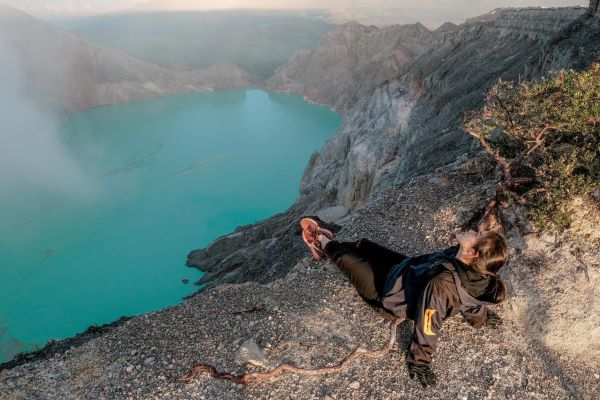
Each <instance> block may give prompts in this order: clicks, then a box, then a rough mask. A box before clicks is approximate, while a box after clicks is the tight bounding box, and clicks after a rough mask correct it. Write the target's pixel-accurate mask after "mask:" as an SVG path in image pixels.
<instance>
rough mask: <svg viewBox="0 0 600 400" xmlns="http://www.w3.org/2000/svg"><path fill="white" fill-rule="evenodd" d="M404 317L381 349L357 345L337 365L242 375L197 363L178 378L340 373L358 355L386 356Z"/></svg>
mask: <svg viewBox="0 0 600 400" xmlns="http://www.w3.org/2000/svg"><path fill="white" fill-rule="evenodd" d="M402 321H403V319H400V318H399V319H396V320H395V321H392V322H391V323H390V339H389V340H388V342H387V343H386V344H385V346H383V347H382V348H381V349H380V350H367V349H364V348H362V347H357V348H356V349H354V351H352V352H351V353H350V354H349V355H348V356H346V358H344V360H343V361H342V362H341V363H339V364H338V365H336V366H331V367H323V368H317V369H308V368H298V367H294V366H292V365H289V364H280V365H278V366H277V367H275V368H274V369H272V370H271V371H269V372H265V373H250V374H244V375H242V376H235V375H232V374H228V373H223V372H218V371H217V370H216V368H215V367H213V366H211V365H208V364H197V365H195V366H194V367H192V369H190V371H189V372H188V373H187V374H186V375H184V376H182V377H180V378H178V379H177V381H179V382H188V383H189V382H191V381H192V380H193V379H194V378H195V377H196V376H198V375H207V376H210V377H213V378H217V379H224V380H229V381H233V382H236V383H243V384H247V383H249V382H250V381H257V380H265V379H270V378H273V377H275V376H277V375H280V374H282V373H284V372H291V373H294V374H298V375H311V376H314V375H323V374H331V373H338V372H341V371H343V370H344V369H346V368H348V367H349V366H350V364H351V363H352V362H353V361H354V360H355V359H356V358H358V357H361V356H365V357H369V358H381V357H383V356H385V355H386V354H387V353H388V352H389V351H390V350H391V349H392V348H394V346H395V345H396V328H397V327H398V325H399V324H400V323H401V322H402Z"/></svg>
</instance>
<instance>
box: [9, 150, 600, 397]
mask: <svg viewBox="0 0 600 400" xmlns="http://www.w3.org/2000/svg"><path fill="white" fill-rule="evenodd" d="M493 178H494V168H493V166H491V165H490V164H489V162H487V161H485V160H481V159H470V160H468V161H466V162H457V163H454V164H453V165H450V166H447V167H443V168H441V169H438V170H437V171H435V172H433V173H431V174H428V175H423V176H420V177H419V178H416V179H413V180H411V181H410V182H407V183H405V184H402V185H398V186H395V187H390V188H387V189H385V190H383V191H381V192H379V193H377V194H376V195H374V196H372V197H371V198H370V199H369V201H368V202H367V203H365V204H364V205H363V206H362V207H361V208H360V209H358V210H356V211H355V212H354V213H353V214H352V216H351V217H349V218H347V219H345V220H344V221H343V222H342V228H341V230H339V231H338V233H337V238H338V239H339V240H357V239H359V238H360V237H368V238H371V239H373V240H377V241H378V242H380V243H382V244H385V245H387V246H390V247H392V248H395V249H397V250H399V251H402V252H405V253H407V254H417V253H423V252H429V251H433V250H435V249H439V248H441V247H445V246H447V245H448V244H450V243H452V237H453V236H454V233H455V232H456V231H457V230H459V229H460V228H461V227H462V226H464V225H468V224H469V222H470V220H471V217H472V216H473V215H474V214H476V213H477V212H478V211H479V209H480V206H481V204H482V202H483V201H484V199H485V198H487V196H489V192H490V191H493V190H494V188H495V185H496V182H495V180H494V179H493ZM580 208H581V209H582V210H587V211H585V212H587V214H582V215H580V216H579V218H578V221H581V222H584V221H590V223H587V224H586V223H582V224H579V225H577V226H576V227H575V229H574V230H573V231H571V232H568V233H566V234H565V235H563V236H560V237H557V238H554V237H552V238H549V237H545V236H540V237H538V236H536V235H528V236H526V237H522V236H520V235H519V234H518V233H517V230H516V229H511V230H509V232H508V234H509V240H510V244H511V249H512V250H511V258H510V263H509V264H508V266H507V267H505V268H504V271H503V272H502V275H503V277H504V279H506V280H507V282H508V284H509V287H510V293H511V297H510V300H509V301H508V302H506V303H504V304H503V305H501V306H498V307H497V308H496V309H497V311H498V312H499V313H500V314H501V315H502V317H503V318H504V320H505V323H504V325H502V326H501V327H499V328H497V329H492V328H489V327H484V328H483V329H481V330H474V329H472V328H471V327H470V326H469V325H467V324H466V323H464V322H463V321H462V320H461V319H460V317H454V318H451V319H449V320H448V321H446V322H445V324H444V328H443V331H442V336H441V337H440V340H439V345H438V350H437V352H436V354H435V358H434V362H433V367H434V369H435V371H436V372H437V374H438V376H439V378H440V383H439V385H438V387H437V388H435V389H428V390H423V389H421V387H420V386H419V385H418V384H416V383H415V382H413V381H410V380H409V379H408V376H407V374H406V371H405V368H404V362H405V361H404V357H405V352H406V348H407V345H408V343H409V342H410V335H411V332H412V325H411V324H410V323H409V322H405V323H404V324H403V325H401V327H400V329H399V332H398V348H397V349H395V350H393V351H392V352H391V353H389V354H388V355H386V356H385V357H383V358H382V359H361V360H359V361H357V362H355V363H354V364H352V365H351V367H350V368H348V369H347V370H346V371H344V372H342V373H340V374H330V375H324V376H321V377H300V376H296V375H291V374H284V375H283V376H280V377H278V378H276V379H273V380H271V381H268V382H263V383H259V384H256V385H252V386H248V387H246V386H241V385H237V384H234V383H230V382H226V381H218V380H215V379H211V378H208V377H204V376H200V377H197V378H196V379H195V380H194V381H193V382H192V383H190V384H184V383H180V382H176V379H177V378H178V377H180V376H182V375H183V374H185V373H186V372H187V370H188V369H189V368H190V367H191V366H192V365H194V364H195V363H199V362H202V363H209V364H212V365H214V366H216V367H217V368H218V369H219V370H222V371H227V372H234V373H237V374H240V373H244V372H248V371H266V370H268V369H269V368H270V367H269V366H271V367H272V366H274V365H276V364H278V363H280V362H286V363H291V364H293V365H296V366H301V367H306V368H316V367H320V366H326V365H333V364H336V363H338V362H339V361H341V359H342V358H343V357H344V356H345V355H347V354H348V353H350V351H352V349H354V348H355V347H356V346H361V347H366V348H370V349H377V348H379V347H381V346H383V344H384V343H385V342H386V341H387V339H388V335H389V331H388V327H387V322H386V321H384V320H382V319H381V318H380V317H379V316H378V314H377V313H375V312H374V311H373V310H372V309H371V308H369V307H368V306H367V305H366V304H365V303H364V302H362V300H361V299H360V297H359V296H358V295H357V293H356V291H355V290H354V289H353V288H352V287H351V286H349V285H348V283H347V280H346V278H345V277H344V276H343V274H342V273H341V272H340V271H338V270H337V268H336V267H335V266H334V265H332V264H331V263H329V262H316V261H314V260H312V259H311V258H310V257H309V255H308V254H309V253H308V252H307V251H305V252H304V256H303V257H302V258H301V259H300V261H298V262H297V263H295V264H294V266H293V268H292V270H291V271H290V273H289V274H287V276H285V277H283V278H281V279H277V280H274V281H272V282H270V283H266V284H259V283H256V282H248V283H243V284H233V285H221V286H219V287H213V288H209V289H207V290H204V291H202V292H200V293H198V294H197V295H196V296H194V297H192V298H191V299H189V300H187V301H185V302H184V303H182V304H180V305H177V306H174V307H170V308H168V309H165V310H161V311H157V312H154V313H149V314H145V315H142V316H139V317H134V318H132V319H129V320H127V321H124V322H122V323H121V324H119V325H118V326H116V327H114V328H110V329H108V331H107V332H104V333H103V334H102V335H100V336H97V334H95V333H93V332H91V333H89V335H90V336H91V338H90V339H89V340H87V341H85V340H82V341H81V342H82V344H79V345H74V346H73V347H72V348H68V346H66V348H65V347H63V348H62V349H60V350H59V351H56V352H48V353H46V354H43V355H41V356H40V357H38V358H34V359H32V360H29V361H28V362H27V363H25V364H22V365H19V366H16V367H14V368H12V369H5V370H2V371H0V397H2V398H3V399H4V398H6V399H59V398H60V399H62V398H77V399H142V398H143V399H163V398H164V399H223V398H228V399H246V398H256V399H283V398H306V399H401V398H440V399H456V398H469V399H472V398H476V399H504V398H506V399H508V398H510V399H532V398H535V399H552V400H554V399H595V398H598V396H600V385H599V384H598V383H599V382H600V362H599V361H600V353H598V350H597V349H598V348H600V347H599V345H600V343H598V340H599V338H600V334H599V333H598V328H597V327H598V323H599V322H600V321H599V320H598V319H599V318H600V317H599V316H600V309H599V307H600V304H599V303H598V302H590V301H589V299H591V298H594V297H595V296H597V295H598V294H600V293H598V291H599V288H600V285H598V284H599V283H600V272H599V270H598V267H599V266H598V262H597V260H598V255H599V254H598V249H599V248H600V247H599V246H598V245H599V244H600V237H599V236H598V232H597V230H595V229H594V226H597V225H594V221H598V218H599V217H600V213H599V212H598V210H597V209H596V210H595V211H594V209H590V208H586V207H584V206H583V205H580ZM582 212H584V211H582ZM508 215H509V216H510V218H509V219H510V220H509V221H507V224H508V225H507V226H509V227H510V226H513V227H515V226H517V225H518V224H519V223H521V222H522V221H520V220H519V212H518V210H513V212H511V213H509V214H508ZM289 236H290V239H291V240H294V241H295V242H302V239H301V238H300V235H299V233H289ZM576 247H577V248H578V249H579V250H578V251H579V253H576V254H579V255H578V256H577V257H579V261H577V259H576V258H575V256H574V255H573V254H572V252H571V251H572V250H574V249H575V248H576ZM584 264H585V265H586V266H587V269H584V268H583V267H582V265H584ZM580 267H581V268H580ZM574 293H577V295H576V296H574V295H573V294H574ZM580 302H583V304H585V305H586V306H585V307H580V304H581V303H580ZM248 349H254V352H253V353H254V355H249V354H248V353H249V352H248ZM582 372H584V373H582Z"/></svg>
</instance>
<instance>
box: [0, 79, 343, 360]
mask: <svg viewBox="0 0 600 400" xmlns="http://www.w3.org/2000/svg"><path fill="white" fill-rule="evenodd" d="M339 124H340V116H339V115H337V114H335V113H333V112H331V111H329V110H328V109H326V108H323V107H319V106H315V105H313V104H309V103H307V102H305V101H304V100H302V99H301V98H300V97H299V96H297V95H292V94H274V93H266V92H263V91H260V90H235V91H222V92H214V93H200V94H190V95H182V96H176V97H168V98H160V99H155V100H150V101H145V102H140V103H134V104H129V105H124V106H113V107H103V108H99V109H95V110H90V111H86V112H81V113H77V114H74V115H72V116H71V117H70V118H69V119H68V120H67V121H66V122H65V123H64V125H63V126H62V128H61V138H62V140H63V142H64V145H65V147H66V149H67V150H68V151H69V153H70V154H69V155H70V156H71V157H72V158H73V159H74V160H75V161H76V162H77V163H78V164H79V165H80V167H81V168H82V170H83V174H84V176H87V177H91V178H90V181H91V182H89V187H90V188H93V194H90V195H89V196H84V197H83V199H82V198H81V196H77V198H75V196H74V195H73V196H62V197H57V196H47V195H46V194H45V193H46V192H44V191H40V192H39V193H35V192H28V193H12V194H11V193H8V195H9V197H10V195H12V198H13V199H14V200H15V201H14V204H15V207H14V208H13V209H12V210H8V209H5V208H3V209H0V213H4V214H6V215H0V218H1V219H2V221H3V228H2V229H1V230H0V233H1V234H2V235H1V236H0V276H2V279H1V280H0V361H6V360H9V359H10V358H12V357H13V356H14V355H15V354H16V353H17V352H19V351H27V350H32V349H33V348H35V347H36V346H42V345H43V344H44V343H46V342H47V341H48V340H49V339H60V338H65V337H69V336H72V335H74V334H75V333H77V332H81V331H82V330H84V329H85V328H86V327H88V326H90V325H92V324H98V325H99V324H103V323H106V322H110V321H113V320H115V319H117V318H118V317H120V316H123V315H134V314H140V313H143V312H147V311H151V310H156V309H159V308H162V307H165V306H168V305H172V304H176V303H178V302H180V301H181V299H182V297H183V296H185V295H186V294H189V293H191V292H193V291H195V290H196V289H198V287H197V286H194V285H193V284H192V283H193V282H194V281H196V280H198V279H199V278H200V277H201V272H200V271H198V270H196V269H192V268H188V267H186V266H185V265H184V264H185V260H186V255H187V253H188V252H189V251H190V250H192V249H197V248H201V247H204V246H205V245H207V244H208V243H209V242H210V241H211V240H213V239H214V238H216V237H218V236H220V235H223V234H226V233H229V232H231V231H233V230H234V228H235V227H236V226H239V225H242V224H247V223H252V222H255V221H257V220H260V219H263V218H266V217H269V216H271V215H273V214H275V213H277V212H281V211H284V210H285V209H287V207H288V206H290V205H291V204H292V203H293V202H294V200H295V199H296V197H297V196H298V194H299V182H300V178H301V176H302V173H303V171H304V168H305V166H306V164H307V161H308V159H309V157H310V155H311V153H313V152H314V151H316V150H318V149H319V148H320V147H321V146H322V145H323V143H324V142H325V141H326V139H327V138H328V137H330V136H331V135H332V134H333V133H334V132H335V131H336V130H337V129H338V127H339ZM40 162H43V160H40ZM5 189H6V188H5ZM4 194H6V193H4ZM19 196H22V199H19ZM19 200H21V201H19ZM184 280H187V283H185V281H184Z"/></svg>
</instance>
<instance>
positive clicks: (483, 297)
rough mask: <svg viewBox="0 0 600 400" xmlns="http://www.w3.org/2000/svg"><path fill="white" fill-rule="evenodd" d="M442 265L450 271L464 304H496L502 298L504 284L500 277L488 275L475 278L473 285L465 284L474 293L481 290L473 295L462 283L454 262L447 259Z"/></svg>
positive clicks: (473, 305) (504, 289)
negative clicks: (482, 277)
mask: <svg viewBox="0 0 600 400" xmlns="http://www.w3.org/2000/svg"><path fill="white" fill-rule="evenodd" d="M443 265H444V267H445V268H446V269H447V270H449V271H450V272H451V273H452V276H453V278H454V283H455V284H456V289H457V290H458V296H459V297H460V301H461V303H463V304H464V305H465V306H468V307H475V306H479V305H490V304H497V303H500V302H501V301H502V300H504V293H505V292H506V286H505V284H504V282H502V280H501V279H500V278H498V277H496V276H489V277H486V279H479V280H477V279H476V282H475V283H474V284H473V285H470V284H467V287H468V288H469V289H471V292H473V291H474V290H475V294H476V293H477V291H481V294H480V295H478V296H474V295H473V294H471V293H469V291H468V290H467V288H465V285H464V284H463V282H462V280H461V278H460V276H459V273H458V272H457V267H455V266H454V263H453V262H451V261H449V262H445V263H444V264H443ZM463 279H464V278H463ZM467 279H468V277H467Z"/></svg>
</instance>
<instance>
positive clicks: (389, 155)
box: [301, 9, 584, 208]
mask: <svg viewBox="0 0 600 400" xmlns="http://www.w3.org/2000/svg"><path fill="white" fill-rule="evenodd" d="M583 12H584V11H583V10H582V9H560V10H547V9H524V10H503V11H499V10H497V11H492V12H491V13H490V14H487V15H484V16H481V17H479V18H475V19H472V20H469V21H467V22H466V23H465V24H463V25H461V26H460V27H459V28H457V29H453V30H450V31H446V32H443V35H441V36H440V35H438V36H434V37H432V38H431V42H430V44H429V49H428V50H427V52H425V53H423V54H422V55H421V56H420V57H417V58H416V59H415V61H414V62H413V63H411V64H410V65H408V66H407V67H406V68H405V69H404V70H403V71H401V73H400V74H399V76H398V78H397V79H394V80H390V81H389V82H386V83H384V84H382V85H380V86H378V87H377V88H376V89H375V90H374V91H373V92H372V94H371V95H370V96H367V97H365V98H363V99H361V100H360V101H358V102H357V103H356V104H355V105H354V107H353V108H352V109H350V110H349V111H348V112H347V113H346V114H345V116H344V120H343V123H342V128H341V130H340V132H338V134H336V135H335V136H334V137H332V138H331V139H330V140H329V141H328V142H327V144H326V145H325V146H324V147H323V149H322V150H321V151H320V153H319V155H318V156H316V157H315V158H314V159H313V160H311V163H310V165H309V167H308V168H307V169H306V171H305V175H304V177H303V179H302V185H301V189H302V193H304V194H308V193H312V192H316V191H321V192H325V193H327V197H328V198H333V199H334V203H336V204H342V205H344V206H346V207H349V208H353V207H356V206H358V205H359V204H361V203H363V202H364V201H365V200H366V199H367V198H368V197H369V195H370V194H371V192H372V191H373V190H377V189H378V188H381V187H387V186H389V185H392V184H397V183H400V182H402V181H405V180H406V179H408V178H410V177H411V176H414V175H415V174H419V173H424V172H428V171H431V170H432V169H434V168H436V167H439V166H441V165H445V164H448V163H449V162H451V161H453V160H454V159H456V157H457V156H459V155H460V154H462V153H464V152H465V151H467V150H469V147H470V146H471V144H472V140H471V139H470V138H469V137H467V135H465V134H464V133H462V132H461V131H460V129H459V126H460V123H461V121H462V118H463V112H464V111H468V110H473V109H477V108H478V107H480V106H481V104H482V101H483V96H484V93H485V92H486V91H487V90H488V89H489V88H490V87H491V86H492V85H493V84H494V83H495V82H497V81H498V79H504V80H518V79H519V77H521V76H525V75H532V70H533V68H532V64H534V65H536V64H537V60H538V59H539V54H540V53H543V52H544V46H545V44H546V43H547V42H548V41H550V40H551V39H552V38H553V37H554V35H557V34H562V30H563V28H565V27H567V26H569V25H570V24H571V23H572V22H573V21H574V20H576V19H577V18H578V17H580V16H581V15H582V14H583ZM538 76H539V75H538Z"/></svg>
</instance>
